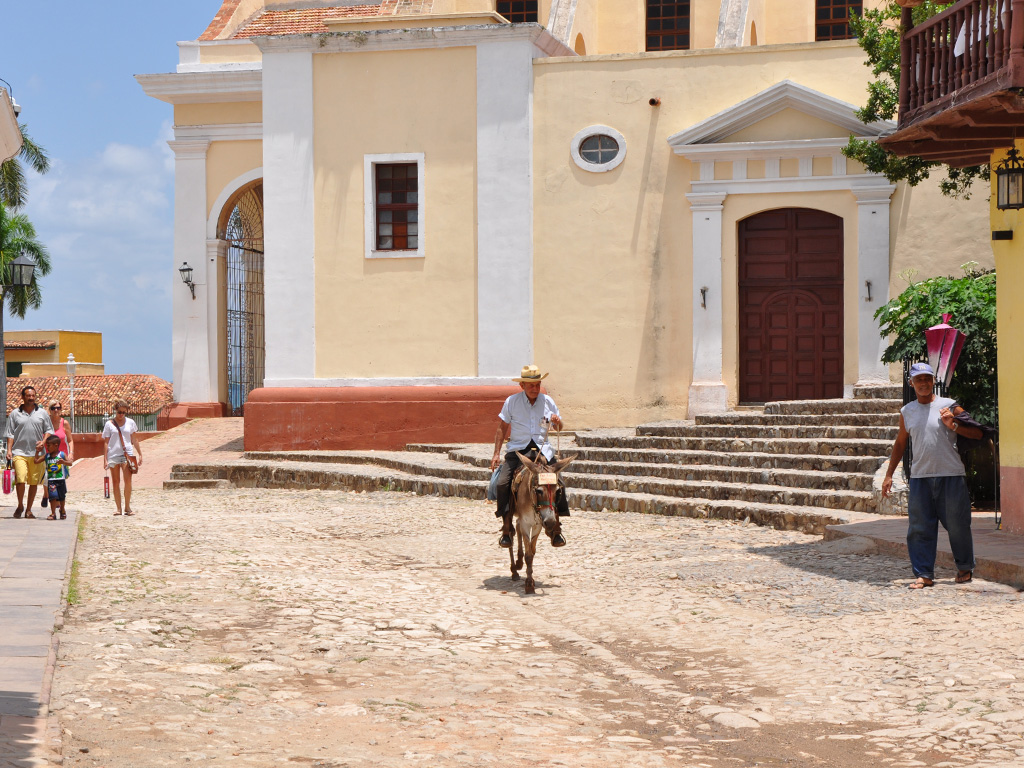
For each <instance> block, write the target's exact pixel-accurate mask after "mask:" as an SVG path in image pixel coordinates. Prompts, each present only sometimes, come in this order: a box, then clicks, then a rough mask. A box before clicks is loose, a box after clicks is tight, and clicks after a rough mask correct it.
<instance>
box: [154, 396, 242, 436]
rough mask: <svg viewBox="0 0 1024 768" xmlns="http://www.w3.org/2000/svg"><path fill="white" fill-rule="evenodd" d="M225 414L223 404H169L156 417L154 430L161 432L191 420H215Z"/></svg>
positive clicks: (224, 405)
mask: <svg viewBox="0 0 1024 768" xmlns="http://www.w3.org/2000/svg"><path fill="white" fill-rule="evenodd" d="M227 414H228V406H227V405H226V404H225V403H171V404H170V405H168V406H165V407H164V409H163V410H162V411H160V415H159V416H157V417H156V428H157V430H159V431H160V432H163V431H165V430H168V429H174V427H177V426H180V425H181V424H184V423H185V422H186V421H191V420H192V419H217V418H220V417H222V416H227Z"/></svg>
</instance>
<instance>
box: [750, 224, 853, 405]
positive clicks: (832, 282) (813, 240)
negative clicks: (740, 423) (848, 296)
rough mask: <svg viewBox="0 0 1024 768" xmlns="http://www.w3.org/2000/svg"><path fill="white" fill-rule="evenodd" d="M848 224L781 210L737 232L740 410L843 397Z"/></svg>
mask: <svg viewBox="0 0 1024 768" xmlns="http://www.w3.org/2000/svg"><path fill="white" fill-rule="evenodd" d="M843 352H844V345H843V220H842V219H841V218H840V217H838V216H834V215H833V214H831V213H826V212H824V211H816V210H812V209H809V208H783V209H778V210H774V211H766V212H764V213H759V214H756V215H754V216H751V217H750V218H748V219H744V220H743V221H741V222H740V225H739V389H740V402H741V403H764V402H768V401H774V400H814V399H822V398H836V397H842V396H843Z"/></svg>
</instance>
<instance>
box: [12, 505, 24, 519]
mask: <svg viewBox="0 0 1024 768" xmlns="http://www.w3.org/2000/svg"><path fill="white" fill-rule="evenodd" d="M23 514H25V509H24V507H18V508H17V509H16V510H14V517H15V519H17V518H19V517H21V516H22V515H23Z"/></svg>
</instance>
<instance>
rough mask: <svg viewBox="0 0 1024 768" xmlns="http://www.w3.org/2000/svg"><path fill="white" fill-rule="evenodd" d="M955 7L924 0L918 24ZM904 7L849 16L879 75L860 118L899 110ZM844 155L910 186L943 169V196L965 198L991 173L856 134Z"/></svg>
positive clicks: (888, 115) (875, 118)
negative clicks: (901, 151)
mask: <svg viewBox="0 0 1024 768" xmlns="http://www.w3.org/2000/svg"><path fill="white" fill-rule="evenodd" d="M951 5H953V3H937V2H934V1H933V0H925V2H924V3H923V4H922V5H920V6H918V7H917V8H915V9H914V10H913V14H914V23H915V24H920V23H921V22H922V21H925V20H926V19H928V18H930V17H931V16H934V15H935V14H937V13H939V12H940V11H943V10H945V9H946V8H948V7H949V6H951ZM901 10H902V9H901V8H900V7H899V6H898V5H897V4H896V2H895V0H888V2H886V3H885V4H884V5H882V6H880V7H878V8H875V9H872V10H868V11H865V12H864V15H863V16H860V17H857V16H854V17H852V18H851V19H850V26H851V27H852V28H853V32H854V34H855V35H856V36H857V42H858V43H859V44H860V47H861V48H862V49H863V50H864V52H865V53H866V54H867V55H868V60H867V62H865V65H866V66H868V67H870V68H871V73H872V74H873V75H874V76H875V79H874V80H873V81H872V82H871V83H869V84H868V100H867V103H866V104H865V105H864V107H863V108H862V109H860V110H858V111H857V117H858V118H859V119H860V120H862V121H863V122H865V123H873V122H876V121H878V120H893V119H894V118H895V117H896V112H897V110H898V109H899V93H900V12H901ZM843 154H844V155H846V156H847V157H848V158H850V159H852V160H857V161H858V162H860V163H861V164H863V165H864V167H865V168H867V169H868V170H869V171H871V172H872V173H881V174H885V177H886V178H887V179H889V181H893V182H896V181H906V182H907V183H908V184H910V186H916V185H918V184H920V183H921V182H922V181H924V180H925V179H927V178H928V177H929V175H930V174H931V172H932V171H933V170H935V169H937V168H945V169H946V177H945V178H944V179H942V180H941V181H940V182H939V188H940V189H941V190H942V194H944V195H947V196H949V197H955V198H961V199H968V198H969V197H970V196H971V184H972V183H973V182H974V180H975V179H986V180H987V179H988V176H989V169H988V166H987V165H976V166H971V167H968V168H950V167H949V166H945V165H943V164H942V163H936V162H933V161H930V160H924V159H923V158H920V157H898V156H896V155H894V154H892V153H891V152H887V151H886V150H885V149H883V148H882V147H880V146H878V144H876V143H875V142H874V141H868V140H863V139H856V138H854V137H852V136H851V137H850V143H849V144H847V145H846V146H845V147H844V148H843Z"/></svg>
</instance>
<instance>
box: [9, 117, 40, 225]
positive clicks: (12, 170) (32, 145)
mask: <svg viewBox="0 0 1024 768" xmlns="http://www.w3.org/2000/svg"><path fill="white" fill-rule="evenodd" d="M18 127H19V128H21V139H22V144H21V151H20V152H19V153H18V154H17V155H15V156H14V157H12V158H11V159H10V160H5V161H4V162H3V163H0V203H2V204H3V205H5V206H7V207H8V208H9V209H11V210H13V211H16V210H18V209H19V208H21V207H22V206H23V205H25V201H26V200H27V199H28V180H27V179H26V178H25V166H24V164H25V163H27V164H28V165H29V166H31V167H32V169H33V170H34V171H36V173H46V172H47V171H48V170H50V158H49V157H48V156H47V154H46V150H45V149H43V148H42V147H41V146H39V145H38V144H36V142H35V141H33V139H32V137H31V136H29V135H28V126H27V125H25V124H24V123H20V124H19V126H18Z"/></svg>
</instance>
